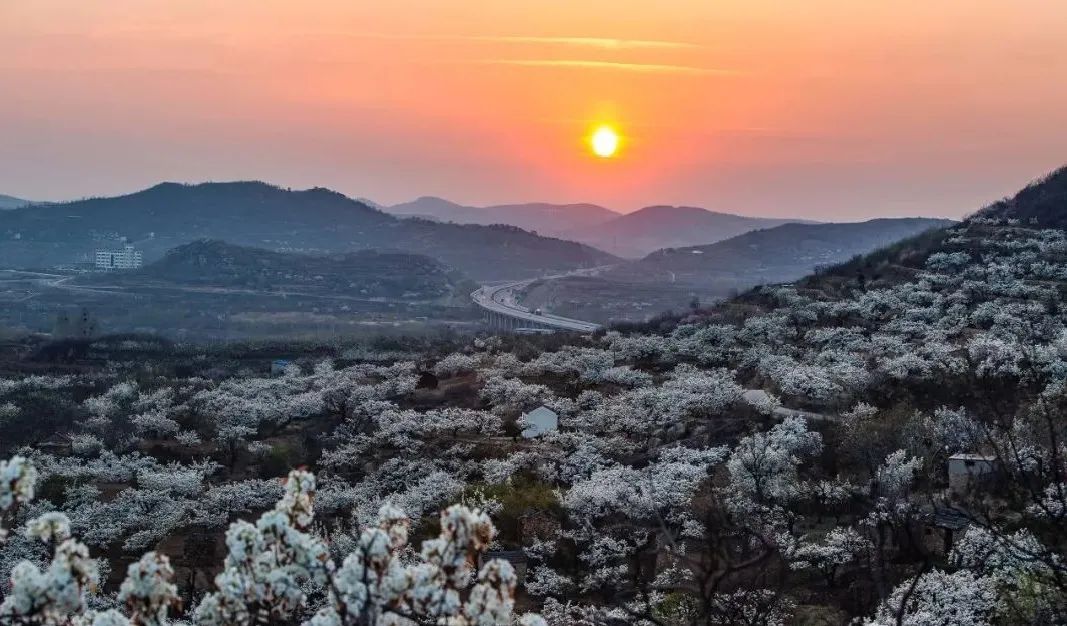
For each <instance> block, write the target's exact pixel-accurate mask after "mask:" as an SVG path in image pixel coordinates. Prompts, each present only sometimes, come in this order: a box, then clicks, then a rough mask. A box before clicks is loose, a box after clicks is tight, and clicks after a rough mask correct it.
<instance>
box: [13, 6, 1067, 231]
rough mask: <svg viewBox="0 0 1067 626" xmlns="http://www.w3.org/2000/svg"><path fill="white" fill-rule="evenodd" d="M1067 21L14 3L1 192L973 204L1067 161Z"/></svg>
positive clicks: (996, 11) (814, 207)
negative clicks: (598, 135) (197, 186)
mask: <svg viewBox="0 0 1067 626" xmlns="http://www.w3.org/2000/svg"><path fill="white" fill-rule="evenodd" d="M1064 33H1067V2H1052V1H1050V0H1012V1H1011V2H1006V1H1004V0H933V1H932V0H896V1H894V2H857V1H856V0H657V1H656V2H648V1H647V0H610V1H607V0H583V1H582V2H576V1H574V0H537V1H526V2H517V1H513V0H492V1H488V0H389V1H380V2H374V1H364V0H302V1H299V2H298V1H296V0H225V2H220V1H219V0H107V1H106V2H104V1H93V2H87V1H86V0H2V1H0V193H3V194H8V195H14V196H18V197H24V198H29V199H42V200H62V199H71V198H77V197H85V196H96V195H116V194H121V193H127V192H131V191H135V190H137V189H141V188H145V187H148V186H151V185H153V184H155V183H158V182H160V181H165V180H169V181H182V182H201V181H210V180H215V181H221V180H252V179H256V180H265V181H268V182H272V183H275V184H279V185H282V186H287V187H294V188H306V187H313V186H323V187H329V188H332V189H336V190H338V191H341V192H343V193H346V194H348V195H351V196H354V197H365V198H369V199H372V200H374V201H377V202H380V203H385V204H392V203H398V202H402V201H407V200H411V199H413V198H415V197H417V196H422V195H437V196H442V197H446V198H448V199H451V200H454V201H457V202H461V203H465V204H479V205H484V204H495V203H510V202H526V201H547V202H594V203H598V204H602V205H604V206H607V207H609V208H612V209H614V210H618V211H621V212H628V211H632V210H635V209H637V208H640V207H642V206H646V205H650V204H684V205H691V206H702V207H706V208H709V209H714V210H719V211H727V212H734V213H741V214H747V215H760V216H788V217H804V218H811V219H822V220H841V221H847V220H860V219H866V218H870V217H877V216H903V215H931V216H947V217H959V216H962V215H964V214H966V213H969V212H971V211H973V210H975V209H977V208H979V207H981V206H982V205H984V204H986V203H988V202H990V201H992V200H995V199H997V198H999V197H1002V196H1004V195H1007V194H1010V193H1011V192H1013V191H1014V190H1016V189H1018V188H1019V187H1020V186H1022V185H1023V184H1025V183H1026V182H1027V181H1029V180H1031V179H1033V178H1036V177H1038V176H1039V175H1040V174H1042V173H1044V172H1047V171H1049V170H1051V169H1054V168H1055V167H1058V166H1060V165H1063V164H1064V163H1067V37H1065V36H1064ZM600 124H610V125H611V126H612V127H613V128H615V129H616V130H617V131H618V133H619V134H620V135H621V136H622V143H621V147H620V150H619V152H618V153H617V154H616V156H615V157H613V158H610V159H602V158H598V157H596V156H594V155H593V154H591V152H590V150H589V146H588V143H587V141H586V138H587V137H588V136H589V134H590V132H591V131H592V129H594V128H595V127H596V126H597V125H600Z"/></svg>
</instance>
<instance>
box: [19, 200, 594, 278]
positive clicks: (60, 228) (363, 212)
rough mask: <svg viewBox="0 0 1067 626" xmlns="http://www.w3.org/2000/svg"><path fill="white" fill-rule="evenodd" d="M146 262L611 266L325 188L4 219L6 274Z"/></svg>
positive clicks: (27, 211) (528, 238) (94, 204)
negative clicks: (278, 256) (132, 259)
mask: <svg viewBox="0 0 1067 626" xmlns="http://www.w3.org/2000/svg"><path fill="white" fill-rule="evenodd" d="M123 237H124V238H126V239H127V240H128V241H130V242H133V243H134V244H135V245H136V246H137V247H138V248H140V249H141V250H143V251H144V254H145V260H146V262H150V261H152V260H155V259H158V258H160V257H162V255H163V253H164V252H165V251H166V250H168V249H170V248H173V247H176V246H179V245H181V244H184V243H188V242H190V241H196V240H199V239H223V240H226V241H229V242H232V243H235V244H240V245H250V246H257V247H261V248H269V249H273V250H279V251H293V252H306V253H332V252H349V251H354V250H359V249H368V248H382V247H389V248H395V249H397V250H404V251H408V252H415V253H419V254H425V255H427V256H430V257H433V258H435V259H438V260H440V261H443V262H444V263H446V264H448V265H450V266H452V267H455V268H457V269H459V270H461V271H463V272H465V273H466V274H467V275H469V276H471V277H472V278H477V279H482V280H489V279H501V278H521V277H525V276H534V275H539V274H542V273H544V272H552V271H567V270H571V269H575V268H580V267H590V266H596V265H603V264H605V263H611V262H614V261H615V258H614V257H612V256H611V255H609V254H606V253H604V252H601V251H599V250H595V249H593V248H590V247H588V246H584V245H581V244H578V243H574V242H570V241H562V240H558V239H551V238H548V237H542V236H538V235H535V234H533V233H530V232H526V231H524V230H521V229H518V228H515V227H512V226H482V225H458V224H442V223H438V222H432V221H428V220H421V219H400V218H397V217H395V216H392V215H389V214H386V213H383V212H382V211H379V210H377V209H374V208H372V207H369V206H367V205H366V204H363V203H361V202H357V201H355V200H353V199H351V198H348V197H346V196H344V195H342V194H340V193H337V192H334V191H330V190H328V189H321V188H316V189H309V190H305V191H291V190H286V189H282V188H279V187H275V186H272V185H268V184H266V183H261V182H231V183H202V184H197V185H184V184H178V183H162V184H159V185H156V186H154V187H151V188H149V189H146V190H144V191H139V192H136V193H132V194H129V195H125V196H119V197H113V198H93V199H88V200H79V201H75V202H67V203H63V204H53V205H43V206H33V207H27V208H22V209H15V210H11V211H5V212H4V213H2V214H0V239H2V240H3V241H4V245H3V246H0V266H6V267H50V266H53V265H56V264H69V263H71V262H74V261H76V260H77V259H78V258H79V257H84V255H86V254H87V253H89V252H91V251H92V250H93V249H94V248H98V247H107V246H115V245H118V244H119V242H120V241H121V238H123Z"/></svg>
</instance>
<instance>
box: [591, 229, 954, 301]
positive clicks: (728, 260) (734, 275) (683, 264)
mask: <svg viewBox="0 0 1067 626" xmlns="http://www.w3.org/2000/svg"><path fill="white" fill-rule="evenodd" d="M953 223H955V222H953V221H951V220H943V219H934V218H924V217H915V218H882V219H874V220H868V221H866V222H856V223H844V224H782V225H781V226H776V227H774V228H767V229H762V230H755V231H751V232H748V233H744V234H742V235H738V236H736V237H732V238H730V239H727V240H725V241H719V242H716V243H713V244H710V245H706V246H690V247H682V248H666V249H663V250H657V251H656V252H653V253H652V254H649V255H648V256H646V257H645V258H643V259H641V260H639V261H636V262H633V263H627V264H625V265H622V266H619V267H617V268H615V269H614V270H612V271H610V272H608V274H607V275H608V276H609V277H612V278H617V279H625V280H632V281H639V282H659V281H667V282H672V283H678V284H684V285H691V286H696V287H701V288H712V289H715V290H717V291H720V292H722V293H725V292H726V291H727V290H729V289H739V288H747V287H751V286H753V285H757V284H763V283H779V282H785V281H790V280H795V279H797V278H800V277H802V276H805V275H807V274H810V273H811V272H813V271H815V270H816V269H817V268H819V267H825V266H830V265H835V264H838V263H843V262H845V261H847V260H849V259H851V258H852V257H854V256H856V255H859V254H867V253H869V252H872V251H874V250H877V249H878V248H881V247H883V246H887V245H889V244H892V243H894V242H897V241H900V240H902V239H906V238H908V237H911V236H914V235H917V234H919V233H921V232H925V231H928V230H932V229H939V228H945V227H947V226H950V225H952V224H953Z"/></svg>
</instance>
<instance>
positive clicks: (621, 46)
mask: <svg viewBox="0 0 1067 626" xmlns="http://www.w3.org/2000/svg"><path fill="white" fill-rule="evenodd" d="M346 35H347V36H350V37H360V38H363V39H398V40H403V39H408V40H423V41H473V42H479V41H480V42H486V43H514V44H533V45H555V46H573V47H582V48H600V49H604V50H627V49H646V50H652V49H658V50H695V49H699V48H702V47H703V46H701V45H699V44H695V43H689V42H685V41H665V40H658V39H618V38H614V37H539V36H526V35H408V34H390V33H357V34H351V33H346Z"/></svg>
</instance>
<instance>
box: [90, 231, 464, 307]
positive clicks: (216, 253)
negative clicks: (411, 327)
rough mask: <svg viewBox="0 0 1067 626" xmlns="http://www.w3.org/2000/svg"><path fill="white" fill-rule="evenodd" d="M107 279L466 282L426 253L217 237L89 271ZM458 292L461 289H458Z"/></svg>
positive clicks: (396, 291)
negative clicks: (125, 268) (115, 268)
mask: <svg viewBox="0 0 1067 626" xmlns="http://www.w3.org/2000/svg"><path fill="white" fill-rule="evenodd" d="M94 281H102V282H105V283H108V284H133V283H144V282H155V281H158V282H165V283H172V284H175V285H188V286H211V287H220V288H234V289H254V290H264V291H276V292H283V291H289V292H317V291H322V292H328V293H331V294H335V295H337V294H349V295H354V296H361V297H376V298H405V299H423V300H428V299H434V298H441V297H446V296H450V295H453V294H454V293H457V287H458V286H459V285H461V284H462V285H464V288H466V287H468V286H469V284H468V283H467V281H466V280H465V279H464V278H463V277H462V275H460V274H459V273H458V272H455V271H453V270H449V269H448V268H447V267H446V266H444V265H442V264H441V263H440V262H438V261H435V260H434V259H431V258H429V257H425V256H422V255H417V254H408V253H403V252H382V251H377V250H360V251H358V252H350V253H347V254H336V255H330V256H316V255H308V254H292V253H281V252H272V251H270V250H262V249H258V248H248V247H244V246H236V245H232V244H228V243H226V242H223V241H209V240H205V241H195V242H192V243H188V244H185V245H183V246H180V247H178V248H175V249H174V250H171V251H170V252H168V253H167V254H166V255H164V257H163V258H162V259H160V260H158V261H156V262H154V263H151V264H149V265H148V266H146V267H144V268H142V269H140V270H137V271H133V272H126V273H115V274H94V275H91V276H90V277H89V279H88V280H87V281H80V282H83V283H85V282H94ZM459 291H462V289H461V290H459Z"/></svg>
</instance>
